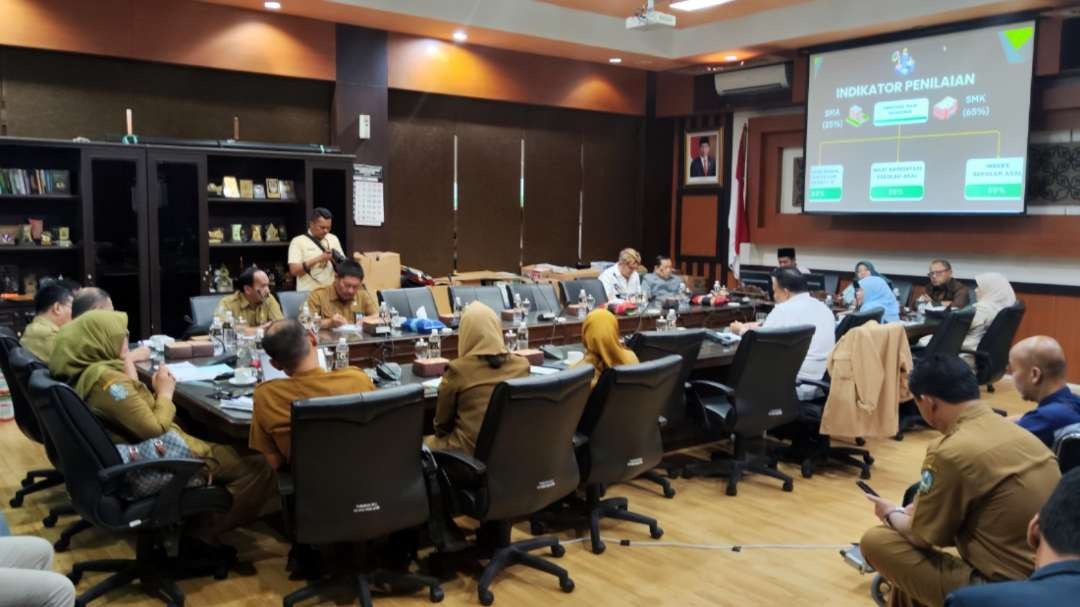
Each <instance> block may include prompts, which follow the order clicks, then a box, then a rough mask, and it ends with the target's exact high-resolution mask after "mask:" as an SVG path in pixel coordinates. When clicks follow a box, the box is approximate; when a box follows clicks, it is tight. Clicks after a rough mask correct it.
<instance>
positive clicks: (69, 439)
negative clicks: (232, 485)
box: [29, 370, 235, 606]
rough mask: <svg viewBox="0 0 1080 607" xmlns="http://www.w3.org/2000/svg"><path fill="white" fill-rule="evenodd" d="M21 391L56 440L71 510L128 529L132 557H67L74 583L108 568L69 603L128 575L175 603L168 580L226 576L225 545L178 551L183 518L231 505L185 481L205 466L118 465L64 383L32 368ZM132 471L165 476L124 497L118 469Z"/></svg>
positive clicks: (218, 491)
mask: <svg viewBox="0 0 1080 607" xmlns="http://www.w3.org/2000/svg"><path fill="white" fill-rule="evenodd" d="M29 393H30V399H31V402H32V403H33V405H34V408H35V411H37V414H38V419H40V420H41V422H42V426H44V427H45V429H46V431H47V432H48V434H49V436H51V437H52V438H53V441H54V443H55V445H56V449H57V453H58V454H59V456H60V466H61V468H62V470H63V472H64V479H65V484H66V485H67V490H68V494H69V495H71V499H72V503H73V504H74V506H75V510H76V511H77V512H78V513H79V515H81V516H82V517H83V518H84V519H85V520H87V521H89V522H90V523H92V524H93V525H94V526H95V527H100V528H102V529H106V530H108V531H112V532H117V533H119V532H134V533H135V534H136V542H135V558H134V559H106V560H100V561H84V562H81V563H75V565H74V566H73V567H72V570H71V573H70V574H69V575H68V577H69V578H70V579H71V581H72V583H74V584H76V585H78V583H79V581H80V580H81V579H82V576H83V574H84V573H86V572H93V571H101V572H110V573H112V574H113V575H111V576H109V577H108V578H106V579H105V580H103V581H101V582H99V583H98V584H96V585H95V586H94V587H92V588H90V589H89V590H87V591H86V592H84V593H83V594H82V595H81V596H79V598H78V601H77V605H80V606H81V605H86V604H87V603H89V602H91V601H93V600H94V599H96V598H98V597H100V596H103V595H104V594H106V593H107V592H109V591H111V590H115V589H117V588H120V587H123V586H126V585H128V584H130V583H131V582H133V581H135V580H139V581H140V582H141V585H142V588H143V591H144V592H146V593H147V594H148V595H150V596H156V597H162V598H164V599H165V600H166V602H167V603H168V604H171V605H183V604H184V593H183V592H182V591H181V590H180V588H179V587H178V586H177V585H176V582H175V580H177V579H181V578H187V577H192V576H196V575H208V574H213V575H214V576H215V577H216V578H217V579H224V578H225V577H226V576H227V575H228V570H229V566H230V565H231V564H232V562H233V560H234V559H235V557H234V556H232V555H231V554H230V555H223V554H221V553H222V552H225V551H216V552H214V553H213V554H211V555H209V556H203V555H194V554H186V553H185V550H184V549H183V542H182V541H181V529H182V527H183V525H184V523H185V522H186V521H188V520H189V519H191V518H193V517H195V516H199V515H206V514H210V513H222V512H226V511H228V510H229V507H230V506H231V505H232V496H230V495H229V492H228V491H227V490H226V489H224V488H222V487H194V488H189V487H187V484H188V481H189V480H190V479H192V478H193V477H195V476H196V475H198V474H200V473H201V472H202V471H203V469H204V468H205V466H206V464H205V463H204V462H203V461H202V460H198V459H182V458H168V459H144V460H140V461H136V462H130V463H127V464H125V463H123V461H122V460H121V459H120V454H119V453H118V452H117V450H116V446H115V445H114V444H113V442H112V441H111V440H110V439H109V435H108V433H106V431H105V428H104V427H103V426H102V425H101V422H100V421H98V419H97V418H96V417H94V415H93V413H91V412H90V408H89V407H87V406H86V403H85V402H83V400H82V399H81V398H79V396H78V395H77V394H75V391H74V390H72V389H71V388H70V387H69V386H67V385H66V384H63V383H61V382H58V381H55V380H53V379H52V378H51V377H50V376H49V372H48V371H46V370H38V371H34V373H33V375H31V376H30V390H29ZM137 470H159V471H163V472H169V473H171V474H172V479H171V480H170V481H169V483H168V485H166V486H165V487H164V488H163V489H162V490H161V491H160V492H159V493H157V494H156V495H153V496H150V497H144V498H134V499H129V498H127V497H125V494H126V491H125V489H126V486H127V479H126V475H127V473H129V472H134V471H137Z"/></svg>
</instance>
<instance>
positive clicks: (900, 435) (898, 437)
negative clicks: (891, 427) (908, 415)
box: [893, 432, 904, 441]
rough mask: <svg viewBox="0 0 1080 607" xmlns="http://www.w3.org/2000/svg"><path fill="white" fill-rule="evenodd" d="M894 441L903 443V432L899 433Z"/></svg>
mask: <svg viewBox="0 0 1080 607" xmlns="http://www.w3.org/2000/svg"><path fill="white" fill-rule="evenodd" d="M893 440H894V441H902V440H904V433H903V432H897V433H896V436H894V437H893Z"/></svg>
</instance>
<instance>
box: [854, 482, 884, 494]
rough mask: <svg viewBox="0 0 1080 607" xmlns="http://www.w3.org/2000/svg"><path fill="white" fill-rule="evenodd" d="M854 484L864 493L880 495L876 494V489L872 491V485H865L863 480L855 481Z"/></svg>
mask: <svg viewBox="0 0 1080 607" xmlns="http://www.w3.org/2000/svg"><path fill="white" fill-rule="evenodd" d="M855 484H856V485H858V486H859V489H862V490H863V493H866V494H867V495H872V496H874V497H881V496H880V495H878V494H877V491H874V489H873V487H871V486H870V485H867V484H866V483H865V482H863V481H855Z"/></svg>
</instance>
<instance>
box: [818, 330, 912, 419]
mask: <svg viewBox="0 0 1080 607" xmlns="http://www.w3.org/2000/svg"><path fill="white" fill-rule="evenodd" d="M828 368H829V377H830V378H832V386H831V388H830V389H829V399H828V401H826V403H825V410H824V412H823V413H822V416H821V433H822V434H827V435H829V436H845V437H854V436H862V437H869V436H893V435H895V434H896V433H897V431H898V430H899V413H900V403H901V402H905V401H907V400H909V399H911V393H910V392H909V391H908V385H907V380H908V374H909V373H911V368H912V361H911V348H910V347H909V346H908V341H907V333H906V332H905V331H904V325H902V324H900V323H890V324H884V325H882V324H878V323H876V322H873V321H871V322H868V323H866V324H865V325H862V326H861V327H858V328H855V329H852V330H851V331H849V332H848V333H847V334H846V335H844V337H843V338H842V339H841V340H840V342H839V343H838V344H836V348H834V349H833V352H832V354H831V355H830V356H829V367H828Z"/></svg>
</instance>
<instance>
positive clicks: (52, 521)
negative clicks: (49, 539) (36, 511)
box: [41, 514, 56, 529]
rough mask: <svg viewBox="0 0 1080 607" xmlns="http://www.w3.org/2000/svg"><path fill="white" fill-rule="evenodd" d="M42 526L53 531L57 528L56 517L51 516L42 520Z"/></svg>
mask: <svg viewBox="0 0 1080 607" xmlns="http://www.w3.org/2000/svg"><path fill="white" fill-rule="evenodd" d="M41 524H42V525H45V528H46V529H52V528H53V527H55V526H56V517H55V516H53V515H51V514H50V515H48V516H46V517H45V518H43V519H41Z"/></svg>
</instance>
